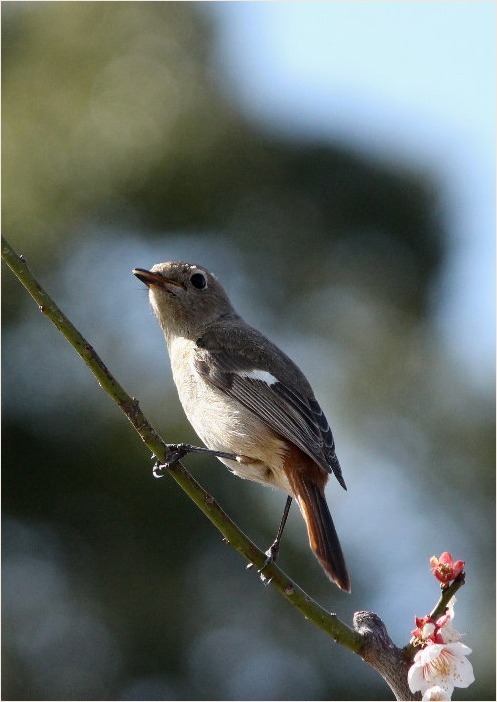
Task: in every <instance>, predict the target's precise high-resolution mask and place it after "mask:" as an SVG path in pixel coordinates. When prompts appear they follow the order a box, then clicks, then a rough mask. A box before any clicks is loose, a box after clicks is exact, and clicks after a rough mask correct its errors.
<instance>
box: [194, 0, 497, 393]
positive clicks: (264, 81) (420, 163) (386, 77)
mask: <svg viewBox="0 0 497 702" xmlns="http://www.w3.org/2000/svg"><path fill="white" fill-rule="evenodd" d="M207 5H208V11H209V12H211V13H213V14H214V15H215V17H216V18H217V20H218V24H219V43H218V60H219V63H220V65H221V66H222V70H223V71H224V72H225V75H226V76H227V79H228V80H227V84H228V89H229V90H230V92H231V93H232V94H234V95H235V96H236V98H237V99H238V100H239V102H240V104H241V105H242V106H243V108H244V110H245V111H246V112H247V113H248V114H249V115H250V116H251V117H252V118H254V119H256V120H258V121H259V122H262V123H263V124H265V125H266V126H267V128H269V129H275V130H278V131H283V132H286V133H288V134H290V135H291V134H298V135H299V136H302V135H308V136H309V137H310V138H316V137H320V138H324V139H327V138H328V139H330V140H332V141H333V142H336V141H339V142H344V143H349V144H352V145H353V146H356V147H357V148H359V149H361V150H364V151H366V152H368V153H372V154H376V155H378V156H379V157H381V158H383V159H389V160H392V161H400V162H403V163H405V164H407V165H409V164H412V165H413V166H415V167H420V168H422V169H426V170H427V171H428V172H429V173H431V174H432V175H433V176H434V177H435V178H436V179H437V181H438V183H439V186H440V188H441V192H442V195H443V199H444V208H445V215H446V218H447V223H448V228H449V233H450V250H449V257H448V260H447V266H446V269H445V271H444V273H443V276H442V279H441V280H440V283H439V286H438V287H437V289H436V290H435V291H434V294H433V303H434V310H435V315H436V320H437V324H438V327H439V330H440V333H441V335H442V338H444V339H445V340H446V341H447V342H448V344H449V346H450V348H451V350H452V352H453V353H454V354H455V356H456V357H458V358H459V359H460V360H461V361H462V362H463V363H464V365H465V367H466V369H467V371H468V372H470V373H471V374H472V376H473V378H474V380H475V381H476V382H478V383H481V384H488V380H489V374H491V373H492V372H493V366H494V360H495V304H494V303H495V124H496V121H495V117H496V114H495V101H496V73H495V64H496V55H495V21H496V3H494V2H487V1H483V0H481V1H478V0H470V1H461V2H455V1H453V0H446V1H443V2H419V1H418V0H415V1H413V0H409V1H406V2H404V1H398V2H376V1H374V0H372V1H354V2H350V1H340V0H338V1H334V2H221V3H208V4H207ZM492 385H493V383H492Z"/></svg>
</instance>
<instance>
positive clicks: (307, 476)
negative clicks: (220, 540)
mask: <svg viewBox="0 0 497 702" xmlns="http://www.w3.org/2000/svg"><path fill="white" fill-rule="evenodd" d="M132 272H133V274H134V275H135V276H136V277H137V278H138V279H139V280H140V281H141V282H143V283H144V284H145V285H146V286H147V287H148V290H149V300H150V304H151V307H152V310H153V312H154V315H155V317H156V318H157V321H158V323H159V326H160V327H161V329H162V331H163V333H164V337H165V341H166V345H167V349H168V352H169V357H170V361H171V369H172V374H173V379H174V382H175V385H176V388H177V391H178V395H179V399H180V402H181V404H182V406H183V409H184V411H185V414H186V416H187V418H188V420H189V422H190V423H191V425H192V426H193V428H194V430H195V432H196V433H197V434H198V436H199V437H200V439H201V440H202V442H203V443H204V445H205V447H207V449H203V448H200V447H199V448H196V447H192V446H189V445H186V444H179V445H175V446H177V448H178V455H184V453H186V452H187V451H188V450H198V451H205V450H207V452H209V453H213V454H214V455H216V456H217V457H218V458H219V460H220V461H221V462H222V463H224V464H225V465H226V466H227V467H228V468H229V469H230V470H231V471H232V472H233V473H234V474H235V475H237V476H239V477H241V478H245V479H248V480H252V481H255V482H258V483H262V484H263V485H266V486H270V487H275V488H279V489H281V490H283V491H284V492H285V493H286V494H287V503H286V506H285V513H284V515H283V519H282V522H281V524H280V528H279V530H278V535H277V538H276V539H275V542H274V543H273V544H272V546H271V548H270V549H269V551H268V552H266V553H267V554H268V559H270V560H275V559H276V556H277V554H278V550H279V539H280V538H281V533H282V531H283V527H284V523H285V521H286V516H287V515H288V510H289V508H290V504H291V501H292V499H293V498H294V499H295V500H296V501H297V504H298V506H299V508H300V511H301V513H302V516H303V518H304V521H305V523H306V526H307V533H308V538H309V545H310V547H311V550H312V551H313V552H314V554H315V555H316V557H317V559H318V561H319V562H320V564H321V566H322V568H323V570H324V571H325V573H326V575H327V576H328V577H329V579H330V580H331V581H332V582H333V583H335V584H336V585H337V586H338V587H339V588H340V589H341V590H343V591H345V592H350V589H351V587H350V578H349V574H348V572H347V567H346V565H345V559H344V556H343V552H342V548H341V546H340V541H339V539H338V535H337V532H336V529H335V525H334V523H333V519H332V517H331V514H330V510H329V508H328V504H327V502H326V497H325V486H326V484H327V482H328V479H329V477H330V475H334V477H335V478H336V480H337V481H338V483H339V484H340V485H341V486H342V487H343V488H344V489H346V485H345V481H344V478H343V475H342V470H341V467H340V463H339V461H338V458H337V455H336V451H335V442H334V439H333V434H332V432H331V429H330V426H329V424H328V421H327V419H326V417H325V415H324V413H323V411H322V409H321V407H320V405H319V403H318V401H317V400H316V398H315V396H314V392H313V390H312V388H311V386H310V384H309V382H308V381H307V379H306V377H305V376H304V374H303V372H302V371H301V370H300V369H299V368H298V366H297V365H296V364H295V363H294V362H293V361H292V360H291V359H290V358H289V357H288V356H287V355H286V354H285V353H284V352H283V351H282V350H281V349H279V348H278V347H277V346H276V345H275V344H274V343H272V342H271V341H270V340H269V339H268V338H267V337H266V336H265V335H264V334H262V333H261V332H260V331H258V330H257V329H255V328H254V327H252V326H250V325H249V324H248V323H247V322H245V320H244V319H243V318H242V317H241V316H240V315H239V314H238V313H237V312H236V310H235V309H234V307H233V305H232V303H231V301H230V299H229V297H228V295H227V293H226V292H225V290H224V288H223V286H222V285H221V283H220V282H219V280H218V279H217V278H216V276H215V275H214V274H213V273H211V272H209V271H208V270H207V269H206V268H205V267H203V266H201V265H198V264H194V263H186V262H183V261H169V262H165V263H157V264H155V265H154V266H152V268H151V269H150V270H147V269H144V268H134V269H133V271H132ZM180 452H181V453H180Z"/></svg>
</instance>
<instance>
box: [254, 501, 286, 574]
mask: <svg viewBox="0 0 497 702" xmlns="http://www.w3.org/2000/svg"><path fill="white" fill-rule="evenodd" d="M291 504H292V498H291V497H290V495H288V497H287V498H286V504H285V509H284V510H283V516H282V518H281V522H280V525H279V527H278V531H277V533H276V538H275V540H274V541H273V543H272V544H271V546H270V547H269V548H268V550H267V551H266V556H267V558H266V560H265V561H264V563H263V565H262V568H260V569H259V571H258V572H259V574H260V575H261V576H262V577H264V576H263V575H262V571H263V570H264V568H265V567H266V566H268V565H269V564H270V563H274V562H275V561H276V559H277V558H278V553H279V550H280V541H281V537H282V536H283V530H284V528H285V524H286V520H287V519H288V513H289V512H290V507H291Z"/></svg>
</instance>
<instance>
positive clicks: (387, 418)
mask: <svg viewBox="0 0 497 702" xmlns="http://www.w3.org/2000/svg"><path fill="white" fill-rule="evenodd" d="M2 15H3V27H2V30H3V36H2V40H3V83H2V97H3V142H2V147H3V229H4V232H5V235H6V236H7V237H8V238H9V239H10V241H11V243H12V244H13V245H14V246H15V247H16V249H17V250H18V251H19V252H22V253H23V254H24V255H25V256H26V257H27V258H28V260H29V263H30V265H31V268H32V269H33V271H34V272H35V273H36V274H37V276H38V277H39V279H40V280H41V282H42V283H43V284H44V285H45V286H46V287H47V289H48V290H49V291H50V292H51V293H52V294H53V295H54V297H55V299H56V300H57V302H58V303H59V304H60V305H61V307H62V308H63V309H64V311H65V312H66V313H67V314H68V316H69V317H70V318H71V320H72V321H73V322H74V323H75V324H76V325H78V327H79V328H80V329H81V331H82V332H83V333H84V334H85V335H86V336H87V338H88V339H89V340H90V342H91V343H93V344H94V345H95V347H96V349H97V351H98V352H99V353H100V354H101V356H102V357H103V359H104V361H105V362H106V363H107V364H108V365H109V367H110V368H111V369H112V370H113V372H114V373H115V374H116V376H117V378H118V379H119V381H120V382H121V383H122V384H123V385H124V386H125V387H126V389H127V390H128V391H129V392H130V393H131V394H133V395H135V396H137V397H138V398H139V399H140V402H141V405H142V407H143V409H144V410H145V412H146V413H147V415H148V416H149V418H150V419H151V420H152V422H153V423H154V424H155V426H156V427H157V428H158V429H159V430H160V431H161V432H162V434H163V436H164V437H165V438H166V440H169V441H182V440H183V441H195V436H194V435H193V433H192V430H191V428H190V427H189V426H188V424H187V423H186V421H185V419H184V416H183V414H182V411H181V409H180V407H179V404H178V401H177V398H176V394H175V390H174V387H173V386H172V381H171V377H170V373H169V370H168V361H167V357H166V353H165V350H164V348H163V341H162V335H161V333H160V331H159V329H158V328H157V326H156V324H155V322H154V320H153V318H152V316H151V313H150V311H149V307H148V303H147V298H146V294H145V293H144V291H142V290H141V288H140V286H139V284H138V282H137V281H136V280H135V279H133V277H132V275H131V273H130V269H131V268H132V267H134V266H139V267H148V266H150V265H152V264H153V263H155V262H157V261H160V260H171V259H177V258H180V259H185V260H195V261H197V262H199V263H202V264H203V265H206V266H208V267H210V268H211V269H213V270H214V271H215V272H216V273H217V274H218V276H219V277H220V278H221V279H222V280H223V282H224V284H225V287H226V288H227V289H228V291H229V292H230V293H231V294H232V296H233V298H234V300H235V302H236V304H237V307H238V309H239V310H240V311H241V312H242V313H243V314H244V316H246V317H247V319H248V320H249V321H250V322H251V323H253V324H254V325H255V326H258V327H260V328H262V329H263V330H264V331H265V332H266V333H267V334H268V335H270V336H271V338H272V339H274V340H275V341H276V342H277V343H278V344H279V345H281V346H282V347H283V348H284V349H285V350H286V351H287V352H288V353H289V354H290V355H291V356H292V357H293V358H294V359H295V360H296V361H297V362H298V363H299V364H300V365H301V366H302V367H303V368H304V370H305V372H306V374H307V375H308V377H309V379H310V380H311V383H312V385H313V386H314V388H315V390H316V394H317V396H318V397H319V399H320V401H321V402H322V404H323V406H324V408H325V411H326V413H327V415H328V417H329V419H330V421H331V423H332V426H333V427H334V432H335V439H336V442H337V449H338V453H339V456H340V459H341V462H342V465H343V468H344V472H345V476H346V480H347V484H348V487H349V490H348V492H347V493H343V492H342V491H341V490H340V491H339V489H338V488H337V486H336V485H330V488H329V499H330V504H331V505H332V508H333V512H334V514H335V518H336V522H337V529H338V531H339V534H340V535H341V538H342V542H343V545H344V549H345V553H346V557H347V560H348V563H349V568H350V572H351V577H352V582H353V595H352V596H351V597H347V596H345V595H343V594H341V593H339V592H338V591H337V590H335V589H332V588H331V587H330V585H329V583H328V582H327V580H326V579H325V578H324V576H323V575H322V573H321V571H320V569H319V566H318V564H317V563H316V562H315V560H314V559H313V557H312V554H311V553H310V551H309V549H308V546H307V544H306V537H305V533H304V529H303V524H302V521H301V519H300V516H299V515H298V514H297V513H296V511H295V512H294V513H293V515H292V518H291V521H290V527H289V532H288V534H286V537H285V540H284V544H283V548H282V553H281V566H282V567H283V568H285V570H288V572H289V573H290V574H291V575H292V576H293V577H294V578H295V579H296V580H297V581H298V582H299V583H300V584H301V585H302V586H303V587H305V588H307V589H308V590H309V592H310V594H311V595H312V596H313V597H315V598H317V599H318V600H319V601H320V602H322V603H323V604H324V605H325V606H327V607H329V609H330V610H334V611H337V613H338V614H339V615H340V616H341V618H343V619H345V620H347V619H350V617H351V615H352V613H353V612H354V611H355V610H357V609H373V610H375V611H377V612H378V613H379V614H380V616H382V618H383V619H384V621H385V622H386V623H387V625H388V626H389V628H390V632H391V634H392V636H393V637H394V638H395V640H396V642H397V643H398V644H399V645H402V644H404V643H405V642H407V640H408V638H409V633H410V629H411V628H413V617H414V616H415V615H416V614H417V615H420V616H422V615H423V614H425V613H426V612H427V611H428V610H429V609H431V606H432V605H433V604H434V602H435V600H436V599H437V589H436V586H435V584H434V581H432V579H431V577H430V576H429V574H428V571H427V562H428V558H429V556H431V555H433V554H437V555H438V554H439V553H440V552H441V551H443V550H450V551H452V552H453V553H454V555H455V556H456V557H457V558H464V559H465V560H466V561H467V571H468V580H467V585H466V587H465V588H464V589H463V590H462V591H461V592H460V594H459V598H458V599H459V605H458V612H457V615H458V619H459V620H458V621H456V625H458V628H459V629H461V630H467V631H468V636H467V643H468V645H470V646H471V647H472V648H473V649H474V653H473V656H472V662H473V665H474V668H475V675H476V683H475V684H474V685H473V686H472V687H471V688H469V690H467V691H465V693H464V694H465V699H495V697H494V695H495V691H494V681H493V667H494V650H493V634H494V628H493V625H492V620H493V615H494V559H493V553H494V548H493V546H494V516H493V514H494V512H493V509H494V505H493V495H494V477H493V465H494V411H493V397H492V392H491V390H488V391H486V390H485V389H482V388H481V387H475V386H473V385H472V384H471V383H470V381H469V380H467V379H466V377H465V374H464V372H463V370H462V369H461V368H460V367H459V366H458V363H457V361H456V360H455V355H452V354H451V352H450V349H447V348H446V347H444V346H443V345H442V343H441V341H440V339H439V338H438V336H437V334H436V330H435V326H434V322H433V315H432V312H433V310H432V307H431V300H432V295H433V290H435V289H436V282H437V279H438V276H439V274H440V272H441V270H442V267H443V264H444V259H445V256H446V246H447V236H448V232H447V231H446V225H445V222H444V220H443V218H442V217H441V215H440V212H441V211H442V210H443V208H442V203H441V200H440V195H439V184H438V183H436V182H433V180H432V179H431V178H430V177H429V176H428V174H427V173H425V172H423V171H421V170H419V169H414V168H412V167H410V166H409V164H405V166H401V165H399V164H394V165H393V164H392V163H391V162H386V161H385V162H381V161H377V160H376V161H375V160H373V159H371V158H367V157H365V156H364V155H363V154H360V153H357V152H354V151H353V150H352V149H351V148H350V147H348V146H347V144H338V143H331V142H326V143H325V142H323V141H322V140H321V141H317V140H315V141H313V140H309V139H308V140H296V139H295V138H292V139H291V138H289V137H288V136H284V135H283V134H275V133H271V134H270V133H267V132H264V131H262V130H261V128H260V127H259V126H257V125H255V124H252V123H250V122H249V121H248V119H247V118H246V117H245V116H244V115H243V114H242V113H241V112H240V110H239V108H238V107H237V106H236V104H235V103H234V101H233V100H232V99H231V97H230V94H229V90H228V89H227V86H226V85H225V84H224V83H223V76H222V75H221V74H220V72H219V70H218V69H216V68H215V67H214V66H215V63H214V61H213V51H214V47H215V42H216V31H215V24H214V23H213V20H211V19H210V18H209V14H208V13H206V12H205V10H204V9H203V8H202V7H201V4H197V3H176V2H167V3H164V2H150V3H149V2H143V3H142V2H108V3H100V2H75V3H69V2H57V3H52V2H39V3H38V2H37V3H30V2H24V3H10V2H6V3H3V5H2ZM2 292H3V297H2V300H3V342H4V343H3V383H2V392H3V520H4V523H3V618H2V622H3V666H2V673H3V689H2V696H3V698H4V699H33V700H46V699H123V700H126V699H140V700H154V699H160V700H167V699H213V700H217V699H268V700H269V699H296V700H297V699H336V700H340V699H342V700H343V699H385V697H386V696H387V691H386V689H385V685H384V684H383V682H382V681H381V680H380V679H378V678H377V677H376V676H375V675H374V674H373V672H372V671H370V670H369V669H368V668H367V667H366V666H365V665H364V664H363V663H362V662H361V661H360V660H359V659H357V660H356V657H353V656H352V655H351V654H349V653H347V652H345V651H342V650H341V649H339V648H338V647H336V646H334V645H333V644H332V643H331V642H329V641H328V640H326V639H325V638H324V636H323V635H322V634H321V633H320V632H318V631H315V630H314V629H313V628H312V627H311V626H310V625H309V624H308V623H306V622H305V621H302V620H301V619H300V617H299V616H298V614H297V613H295V612H293V611H292V610H291V609H290V608H289V607H288V606H287V605H286V604H285V603H284V602H280V601H279V599H278V597H277V596H276V594H275V593H273V592H272V591H271V588H264V587H262V586H261V584H260V583H259V582H258V579H257V576H256V574H255V573H253V572H247V571H245V569H244V563H243V562H242V561H241V560H240V559H239V557H238V556H237V555H236V554H234V553H232V552H231V551H230V549H229V548H228V547H226V546H225V545H223V544H222V542H221V539H220V537H219V535H218V534H217V533H215V531H214V530H213V528H212V527H211V526H210V524H209V523H208V522H207V521H206V520H205V518H204V517H203V516H202V515H201V514H200V513H198V511H197V510H196V509H195V508H194V506H193V505H192V504H190V503H189V501H188V500H187V499H186V498H185V497H184V496H183V495H182V494H181V492H180V491H179V490H178V488H177V487H176V486H175V484H173V483H172V482H171V481H168V480H167V479H164V480H162V481H155V480H153V478H152V475H151V468H152V462H151V460H150V456H149V455H148V454H147V452H146V451H145V450H144V449H143V446H142V445H141V444H140V442H139V440H138V437H137V436H136V435H135V434H134V432H133V431H132V429H131V428H130V427H129V426H128V424H127V422H126V421H125V420H124V418H123V417H122V416H121V415H120V414H119V412H118V410H117V409H116V408H114V407H113V406H112V405H111V403H110V401H109V400H108V399H107V397H105V396H104V395H103V393H101V392H100V391H99V389H98V387H97V386H96V384H95V383H94V381H93V379H92V377H91V376H90V375H89V374H88V373H87V372H86V369H85V368H84V367H83V366H82V364H81V362H80V361H79V360H78V359H77V358H76V356H75V354H74V353H73V352H72V351H71V349H70V348H69V347H68V346H67V344H66V343H65V342H64V340H63V339H62V337H60V335H58V333H57V332H56V331H55V330H54V329H51V328H50V326H49V324H48V323H47V320H45V319H44V318H43V317H42V315H40V314H39V313H38V311H37V310H36V307H35V306H34V305H33V304H32V303H31V301H30V300H29V299H28V297H27V295H26V294H25V293H24V291H23V290H22V289H21V287H20V286H19V284H18V283H17V282H16V281H15V280H14V279H13V277H12V276H11V275H10V274H9V273H6V272H5V271H4V274H3V276H2ZM188 464H189V466H191V468H192V471H193V472H194V474H195V475H196V476H197V477H198V478H199V480H200V482H201V483H202V484H203V485H204V486H205V487H206V488H207V489H209V490H210V491H211V492H212V493H213V494H214V495H215V496H216V498H217V499H218V500H219V501H220V503H221V504H222V505H223V507H224V508H225V509H226V510H227V511H228V513H229V514H230V515H231V516H232V517H233V518H234V519H235V520H236V521H238V522H239V523H240V524H241V526H242V528H244V530H245V531H246V532H247V533H249V534H250V535H251V537H252V538H254V540H255V541H256V542H258V543H259V544H260V545H261V546H265V545H268V544H269V543H270V541H271V539H272V537H273V535H274V530H275V528H276V526H277V524H278V521H279V517H280V514H281V510H282V508H283V505H284V496H283V495H278V494H276V493H271V492H270V491H266V490H264V489H263V488H261V487H259V486H255V485H251V484H245V483H244V482H243V481H240V480H236V479H234V478H233V477H232V476H230V475H229V474H228V472H227V471H225V469H224V468H222V467H221V466H220V464H218V463H216V462H215V461H202V460H199V459H198V458H196V457H191V458H189V459H188Z"/></svg>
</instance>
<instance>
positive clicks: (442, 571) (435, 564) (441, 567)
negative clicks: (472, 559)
mask: <svg viewBox="0 0 497 702" xmlns="http://www.w3.org/2000/svg"><path fill="white" fill-rule="evenodd" d="M430 570H431V572H432V573H433V575H434V576H435V577H436V579H437V580H439V581H440V582H441V583H442V584H443V585H446V584H447V583H450V581H451V580H454V579H455V578H457V576H458V575H459V574H460V573H462V571H463V570H464V561H454V560H453V559H452V556H451V555H450V553H449V552H448V551H444V552H443V553H442V554H441V556H440V558H437V557H436V556H432V557H431V558H430Z"/></svg>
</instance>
